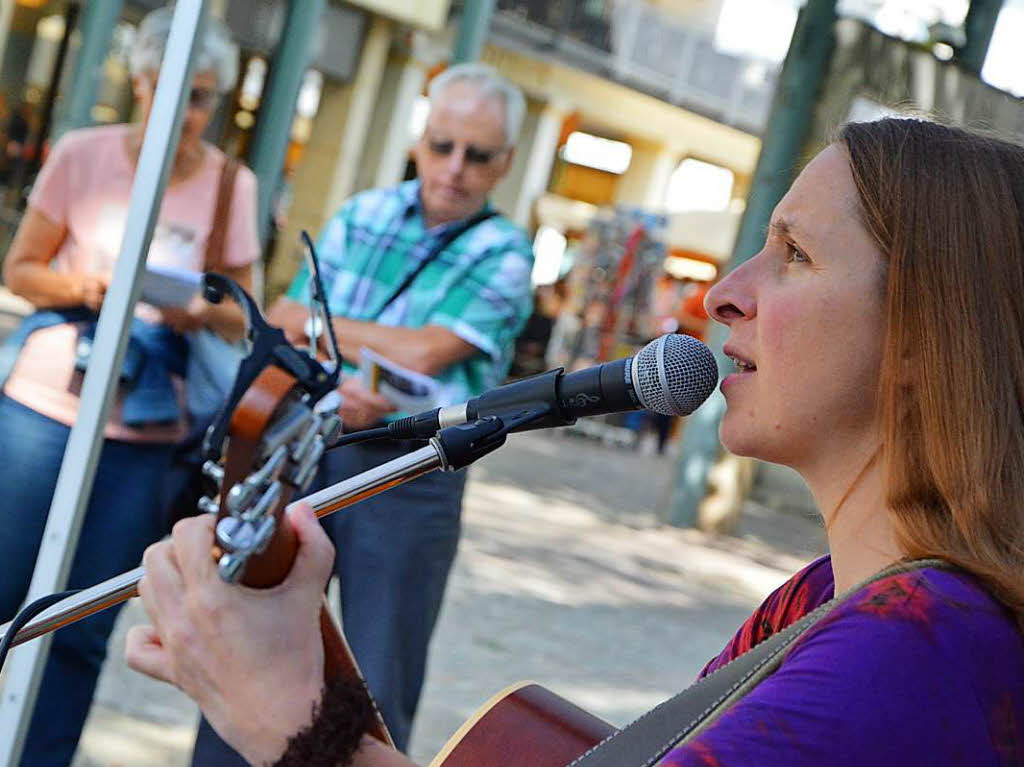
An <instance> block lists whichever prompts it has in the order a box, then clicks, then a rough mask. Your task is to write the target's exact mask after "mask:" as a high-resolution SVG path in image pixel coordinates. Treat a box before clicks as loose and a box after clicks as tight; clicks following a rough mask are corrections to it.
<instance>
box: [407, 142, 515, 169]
mask: <svg viewBox="0 0 1024 767" xmlns="http://www.w3.org/2000/svg"><path fill="white" fill-rule="evenodd" d="M427 148H428V149H430V151H431V152H432V153H433V154H436V155H437V156H438V157H447V156H448V155H450V154H451V153H452V152H454V151H455V142H454V141H436V140H434V139H427ZM507 151H508V147H501V148H499V149H481V148H480V147H476V146H473V145H472V144H466V149H465V151H464V153H463V157H465V158H466V164H467V165H481V166H483V165H489V164H490V163H491V160H493V159H494V158H495V157H497V156H498V155H500V154H504V153H505V152H507Z"/></svg>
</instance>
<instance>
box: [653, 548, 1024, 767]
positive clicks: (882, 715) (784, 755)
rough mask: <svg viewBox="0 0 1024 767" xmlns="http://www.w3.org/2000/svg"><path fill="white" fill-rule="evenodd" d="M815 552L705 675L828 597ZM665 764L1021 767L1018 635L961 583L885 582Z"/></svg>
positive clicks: (927, 576)
mask: <svg viewBox="0 0 1024 767" xmlns="http://www.w3.org/2000/svg"><path fill="white" fill-rule="evenodd" d="M832 593H833V580H832V566H831V560H830V559H829V557H822V558H821V559H819V560H816V561H815V562H813V563H812V564H810V565H809V566H808V567H806V568H805V569H803V570H801V571H800V572H799V573H797V574H796V575H795V576H793V577H792V578H791V579H790V580H789V581H787V582H786V583H785V584H784V585H783V586H782V587H780V588H779V589H778V590H776V591H775V592H774V593H772V594H771V595H770V596H769V597H768V598H767V599H766V600H765V602H764V603H763V604H762V605H761V606H760V607H759V608H758V609H757V610H756V611H755V612H754V614H753V615H751V616H750V618H748V619H747V622H746V623H744V625H743V626H742V627H740V630H739V631H738V632H737V634H736V636H735V637H734V638H733V640H732V641H731V642H730V643H729V645H728V646H727V647H726V648H725V650H724V651H723V652H722V654H721V655H720V656H719V657H718V658H716V659H715V660H713V661H711V663H709V664H708V666H707V667H706V668H705V669H704V671H703V672H702V676H703V675H704V674H707V673H708V672H710V671H713V670H714V669H716V668H718V667H719V666H721V665H723V664H724V663H726V662H728V661H729V660H731V659H732V658H734V657H735V656H736V655H737V654H739V653H740V652H743V651H745V650H746V649H748V648H749V647H751V646H752V645H753V644H755V643H756V642H758V641H760V640H762V639H764V638H765V637H767V636H769V635H770V634H772V633H774V632H775V631H778V630H780V629H782V628H784V627H785V626H787V625H789V624H790V623H792V622H793V621H794V620H796V619H797V618H799V617H800V616H801V615H804V614H805V613H807V612H808V611H810V610H812V609H814V608H815V607H817V606H818V605H820V604H822V603H823V602H825V601H827V600H828V599H831V597H832ZM660 764H661V765H662V766H663V767H669V766H671V767H697V766H698V765H699V766H700V767H734V766H735V767H740V766H741V765H742V766H744V767H747V766H749V765H757V766H758V767H776V766H777V767H783V765H785V767H803V766H804V765H807V766H808V767H809V766H810V765H815V766H816V767H820V765H827V767H845V766H846V765H870V766H872V767H874V766H875V765H878V767H881V766H882V765H894V766H898V767H907V766H908V765H922V767H923V766H924V765H929V766H931V765H939V764H941V765H964V766H965V767H967V766H968V765H969V767H989V766H991V767H997V766H998V767H1011V766H1012V767H1020V766H1021V765H1024V635H1022V634H1021V632H1020V631H1019V630H1018V628H1017V626H1016V624H1015V622H1014V620H1013V618H1012V616H1011V615H1010V613H1009V611H1008V610H1006V608H1004V607H1002V606H1001V605H1000V604H999V603H998V602H996V601H995V600H994V599H993V598H992V597H991V596H990V595H989V594H988V592H987V591H985V590H984V589H983V588H982V587H981V585H980V584H979V583H978V582H977V581H976V580H975V579H974V578H972V577H971V576H968V575H965V574H963V573H959V572H952V571H947V570H933V569H926V570H917V571H913V572H909V573H902V574H899V575H893V576H891V577H889V578H885V579H883V580H880V581H877V582H875V583H873V584H871V585H869V586H866V587H865V588H863V589H861V590H860V591H858V592H857V593H856V594H854V595H853V596H851V597H850V598H849V599H848V600H847V601H846V602H845V603H844V604H842V605H841V606H839V607H837V608H836V609H835V610H834V611H833V612H832V613H831V614H830V615H829V616H827V617H826V618H824V619H822V621H820V622H819V623H818V624H817V625H815V626H814V627H812V628H811V629H809V630H808V631H807V632H806V633H805V634H804V636H802V637H801V638H800V639H798V640H797V641H796V642H795V644H794V645H793V647H792V648H791V650H790V652H789V655H788V656H787V657H786V659H785V660H784V661H783V662H782V665H781V666H780V667H779V669H778V670H777V671H776V672H775V673H774V674H773V675H772V676H770V677H769V678H768V679H766V680H765V681H763V682H762V683H761V684H760V685H758V686H757V687H756V688H755V689H754V690H753V691H752V692H751V693H749V694H748V695H747V696H746V697H745V698H743V699H742V700H740V701H739V702H738V703H737V704H735V705H734V706H733V707H732V708H730V709H729V710H728V711H727V712H725V713H724V714H723V715H722V716H721V717H720V718H719V719H718V721H717V722H715V723H714V724H713V725H712V726H711V727H709V728H708V729H707V730H705V731H704V732H703V733H701V735H700V736H698V737H697V738H695V739H694V740H693V741H691V742H690V743H688V744H687V745H685V746H681V747H679V748H676V749H674V750H673V751H671V752H670V753H669V754H668V755H667V756H666V757H665V758H664V759H663V760H662V761H661V762H660Z"/></svg>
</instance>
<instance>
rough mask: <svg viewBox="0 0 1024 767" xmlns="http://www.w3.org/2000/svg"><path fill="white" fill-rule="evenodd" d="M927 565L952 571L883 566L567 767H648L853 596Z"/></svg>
mask: <svg viewBox="0 0 1024 767" xmlns="http://www.w3.org/2000/svg"><path fill="white" fill-rule="evenodd" d="M926 567H930V568H943V569H952V565H950V564H949V563H948V562H944V561H943V560H939V559H918V560H913V561H907V562H897V563H896V564H894V565H892V566H890V567H887V568H886V569H885V570H882V571H881V572H880V573H877V574H876V575H874V576H872V577H871V578H868V579H867V580H865V581H863V582H862V583H859V584H857V585H856V586H854V587H853V588H852V589H850V590H849V591H847V592H846V593H844V594H841V595H840V596H837V597H835V598H834V599H831V600H829V601H828V602H826V603H825V604H823V605H820V606H819V607H817V608H816V609H815V610H813V611H811V612H809V613H807V615H805V616H803V617H802V618H800V619H799V620H797V621H795V622H793V623H791V624H790V625H789V626H787V627H786V628H785V629H783V630H782V631H779V632H778V633H776V634H773V635H772V636H770V637H768V638H767V639H765V640H764V641H763V642H761V643H760V644H758V645H756V646H754V647H753V648H751V649H750V650H748V651H747V652H745V653H743V654H742V655H740V656H739V657H737V658H735V659H734V660H732V661H730V662H729V663H727V664H725V665H724V666H722V667H721V668H718V669H716V670H715V671H713V672H712V673H710V674H708V675H707V676H706V677H704V678H703V679H701V680H699V681H697V682H695V683H694V684H692V685H690V686H689V687H687V688H686V689H685V690H683V691H682V692H681V693H679V694H678V695H676V696H675V697H672V698H669V699H668V700H667V701H665V702H664V703H661V704H660V705H658V706H656V707H655V708H653V709H651V710H650V711H648V712H647V713H646V714H644V715H643V716H641V717H640V718H639V719H637V720H636V721H634V722H633V723H631V724H629V725H627V726H626V727H624V728H623V729H621V730H619V731H618V732H615V733H613V734H611V735H609V736H608V737H607V738H605V739H604V740H603V741H601V742H600V743H598V744H597V745H596V746H594V747H593V748H592V749H590V750H589V751H588V752H587V753H585V754H583V756H581V757H579V758H578V759H576V761H574V762H572V763H571V764H570V765H569V767H652V765H655V764H657V762H658V761H659V760H660V759H661V758H662V757H663V756H664V755H665V754H666V753H668V752H669V751H670V750H671V749H672V748H673V747H674V746H676V745H678V744H681V743H685V742H686V741H688V740H690V739H691V738H693V737H695V736H696V735H697V734H698V733H700V732H701V731H703V730H704V729H705V728H707V727H708V726H709V725H710V724H711V723H712V722H714V721H715V720H716V719H717V718H718V717H719V716H720V715H721V714H722V713H724V712H725V711H726V710H727V709H728V708H729V707H730V706H731V705H732V704H734V703H735V702H736V701H738V700H739V699H740V698H742V697H743V696H744V695H746V694H747V693H748V692H750V691H751V690H753V689H754V688H755V687H756V686H757V685H758V684H759V683H760V682H761V681H763V680H764V679H765V678H766V677H768V676H770V675H771V674H772V673H773V672H774V671H775V670H776V669H778V667H779V666H780V665H781V664H782V661H783V659H785V657H786V654H787V653H788V652H789V650H790V649H791V648H792V646H793V643H794V642H795V641H796V640H797V639H799V638H800V637H801V636H802V635H803V634H804V633H805V632H806V631H807V630H808V629H809V628H811V627H812V626H814V625H815V624H816V623H817V622H818V621H819V620H821V619H822V618H824V617H825V616H826V615H828V614H829V613H831V612H832V611H833V610H834V609H835V608H837V607H839V606H840V605H841V604H843V602H845V601H846V599H847V598H849V597H850V596H851V595H852V594H854V593H856V592H858V591H860V590H861V589H863V588H864V587H865V586H867V585H869V584H871V583H874V582H875V581H878V580H881V579H882V578H887V577H889V576H890V575H896V574H899V573H905V572H909V571H911V570H918V569H922V568H926Z"/></svg>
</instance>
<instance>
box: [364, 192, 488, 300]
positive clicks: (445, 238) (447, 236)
mask: <svg viewBox="0 0 1024 767" xmlns="http://www.w3.org/2000/svg"><path fill="white" fill-rule="evenodd" d="M496 215H498V211H496V210H493V209H489V208H484V209H483V210H481V211H480V212H479V213H477V214H476V215H473V216H470V217H469V218H467V219H466V220H465V221H463V222H462V223H461V224H459V225H458V226H456V227H454V228H452V229H450V230H448V231H447V232H445V233H444V234H443V235H441V236H440V237H439V238H438V240H437V242H435V243H434V247H432V248H431V249H430V252H429V253H427V255H426V256H424V257H423V260H422V261H420V262H419V263H418V264H416V268H415V269H413V270H412V271H411V272H409V274H407V275H406V276H405V279H404V280H402V282H401V284H400V285H399V286H398V287H397V288H395V289H394V290H393V291H392V292H391V295H389V296H388V298H387V300H386V301H385V302H384V303H382V304H381V305H380V309H378V310H377V312H376V313H375V314H372V315H370V316H369V317H367V319H374V318H376V317H380V316H381V315H382V314H383V313H384V310H385V309H387V308H388V307H389V306H391V304H392V303H394V301H395V299H396V298H398V297H399V296H400V295H402V294H403V293H404V292H405V291H406V290H408V289H409V286H410V285H412V283H413V280H415V279H416V278H417V277H419V276H420V272H422V271H423V270H424V269H426V268H427V264H429V263H430V262H431V261H433V260H434V259H435V258H437V257H438V256H439V255H441V252H442V251H443V250H444V249H445V248H447V247H448V246H449V245H451V244H452V243H453V242H455V240H457V239H458V238H459V237H461V236H462V235H463V234H465V233H466V232H468V231H469V230H470V229H472V228H473V227H474V226H476V225H477V224H479V223H480V222H481V221H486V220H487V219H489V218H492V217H493V216H496Z"/></svg>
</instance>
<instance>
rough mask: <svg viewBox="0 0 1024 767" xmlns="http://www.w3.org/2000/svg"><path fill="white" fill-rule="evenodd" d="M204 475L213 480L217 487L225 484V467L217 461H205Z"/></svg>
mask: <svg viewBox="0 0 1024 767" xmlns="http://www.w3.org/2000/svg"><path fill="white" fill-rule="evenodd" d="M203 474H204V475H205V476H206V477H209V478H210V479H211V480H213V482H214V483H215V484H216V485H217V487H220V486H221V483H223V482H224V467H223V466H221V465H220V464H219V463H217V462H216V461H204V462H203Z"/></svg>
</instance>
